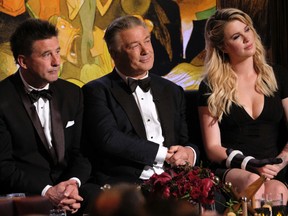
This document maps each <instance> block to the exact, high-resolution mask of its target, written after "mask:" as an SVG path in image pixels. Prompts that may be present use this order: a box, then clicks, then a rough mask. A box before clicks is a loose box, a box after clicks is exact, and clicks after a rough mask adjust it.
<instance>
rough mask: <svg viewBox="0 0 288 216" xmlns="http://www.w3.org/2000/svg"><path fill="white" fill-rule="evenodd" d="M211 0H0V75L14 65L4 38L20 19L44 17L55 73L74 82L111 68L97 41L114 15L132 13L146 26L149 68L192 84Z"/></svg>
mask: <svg viewBox="0 0 288 216" xmlns="http://www.w3.org/2000/svg"><path fill="white" fill-rule="evenodd" d="M215 10H216V0H49V1H47V0H26V1H25V0H0V80H2V79H4V78H5V77H7V76H8V75H10V74H12V73H14V72H15V71H16V70H17V65H15V63H14V59H13V56H12V53H11V51H10V46H9V37H10V35H11V34H12V32H13V31H14V29H15V28H16V26H17V25H18V24H19V23H21V22H22V21H23V20H25V19H27V18H29V17H34V18H40V19H45V20H49V21H50V22H52V23H53V24H55V25H56V27H57V28H58V30H59V41H60V46H61V59H62V66H61V71H60V74H59V76H60V77H61V78H62V79H65V80H68V81H71V82H73V83H75V84H77V85H79V86H82V85H83V84H85V83H87V82H88V81H90V80H93V79H96V78H99V77H101V76H103V75H105V74H107V73H109V72H111V71H112V69H113V66H114V64H113V61H112V59H111V57H110V55H109V53H108V49H107V46H106V44H105V41H104V40H103V36H104V32H105V29H106V27H107V26H108V24H109V23H110V22H111V21H112V20H113V19H115V18H116V17H119V16H123V15H127V14H129V15H135V16H138V17H139V18H141V19H143V20H144V21H145V22H146V23H147V25H148V27H149V29H150V31H151V40H152V44H153V47H154V51H155V63H154V67H153V68H152V69H151V71H150V72H151V73H156V74H158V75H160V76H163V77H165V78H167V79H169V80H172V81H173V82H175V83H177V84H178V85H180V86H182V87H183V88H184V89H186V90H190V89H197V88H198V85H199V82H200V76H201V73H202V69H203V60H204V56H205V53H204V46H205V43H204V35H203V34H204V26H205V22H206V19H207V18H208V17H209V16H210V15H211V14H213V13H214V12H215Z"/></svg>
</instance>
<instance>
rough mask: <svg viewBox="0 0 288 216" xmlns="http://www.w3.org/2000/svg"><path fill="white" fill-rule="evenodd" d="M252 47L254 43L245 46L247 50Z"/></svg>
mask: <svg viewBox="0 0 288 216" xmlns="http://www.w3.org/2000/svg"><path fill="white" fill-rule="evenodd" d="M252 48H253V44H250V45H248V46H246V47H245V49H247V50H249V49H252Z"/></svg>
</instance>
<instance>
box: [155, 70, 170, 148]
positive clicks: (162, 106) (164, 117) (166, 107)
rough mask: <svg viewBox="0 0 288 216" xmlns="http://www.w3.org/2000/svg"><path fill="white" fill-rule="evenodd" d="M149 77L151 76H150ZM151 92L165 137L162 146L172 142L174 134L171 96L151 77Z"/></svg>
mask: <svg viewBox="0 0 288 216" xmlns="http://www.w3.org/2000/svg"><path fill="white" fill-rule="evenodd" d="M150 76H151V75H150ZM151 78H152V79H151V91H152V95H153V100H154V103H155V106H156V109H157V113H158V116H159V119H160V123H161V128H162V133H163V136H164V137H165V141H164V145H166V144H167V143H169V141H170V140H173V136H172V135H173V134H174V131H173V130H174V114H173V113H174V106H171V105H172V104H174V102H173V101H172V98H171V95H169V94H167V92H166V91H165V89H164V88H163V86H162V85H158V83H157V80H155V79H154V78H153V76H151Z"/></svg>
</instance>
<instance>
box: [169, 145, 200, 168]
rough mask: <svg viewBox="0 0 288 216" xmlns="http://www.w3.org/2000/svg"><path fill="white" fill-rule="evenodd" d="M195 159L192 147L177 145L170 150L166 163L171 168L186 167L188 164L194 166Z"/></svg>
mask: <svg viewBox="0 0 288 216" xmlns="http://www.w3.org/2000/svg"><path fill="white" fill-rule="evenodd" d="M194 157H195V156H194V152H193V151H192V149H191V148H190V147H183V146H180V145H175V146H171V147H170V148H169V149H168V152H167V155H166V159H165V161H166V162H167V163H168V164H171V166H179V165H185V164H186V163H188V164H190V165H193V161H194Z"/></svg>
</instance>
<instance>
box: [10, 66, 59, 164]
mask: <svg viewBox="0 0 288 216" xmlns="http://www.w3.org/2000/svg"><path fill="white" fill-rule="evenodd" d="M13 78H14V79H13V80H14V84H15V87H16V89H17V91H18V93H19V94H20V97H21V100H22V102H23V105H24V107H25V109H26V111H27V113H28V116H29V117H30V119H31V121H32V124H33V126H34V128H35V130H36V131H37V133H38V135H39V137H40V139H41V141H42V143H43V145H44V147H45V149H46V150H47V151H48V152H49V154H50V156H51V158H52V160H53V161H54V163H56V162H57V158H56V153H55V150H54V149H53V148H49V144H48V142H47V139H46V136H45V134H44V130H43V128H42V125H41V122H40V119H39V117H38V114H37V111H36V108H35V106H34V105H33V103H32V102H31V100H30V98H29V95H28V93H27V92H26V91H25V89H24V86H23V83H22V81H21V78H20V75H19V72H17V73H16V74H15V75H14V77H13Z"/></svg>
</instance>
